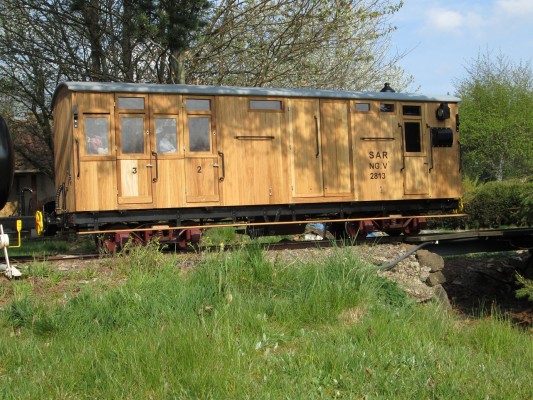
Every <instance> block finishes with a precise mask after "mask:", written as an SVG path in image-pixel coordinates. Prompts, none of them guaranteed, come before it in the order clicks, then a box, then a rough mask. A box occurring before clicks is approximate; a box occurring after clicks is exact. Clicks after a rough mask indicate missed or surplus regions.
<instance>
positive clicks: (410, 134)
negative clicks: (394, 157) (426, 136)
mask: <svg viewBox="0 0 533 400" xmlns="http://www.w3.org/2000/svg"><path fill="white" fill-rule="evenodd" d="M405 151H407V152H410V153H419V152H421V151H422V143H421V141H420V124H419V123H418V122H406V123H405Z"/></svg>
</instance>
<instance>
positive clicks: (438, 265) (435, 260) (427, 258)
mask: <svg viewBox="0 0 533 400" xmlns="http://www.w3.org/2000/svg"><path fill="white" fill-rule="evenodd" d="M416 257H417V259H418V263H419V264H420V266H422V267H428V268H429V272H437V271H441V270H442V269H443V268H444V259H443V258H442V257H441V256H439V255H438V254H435V253H432V252H430V251H428V250H424V249H421V250H418V251H417V252H416Z"/></svg>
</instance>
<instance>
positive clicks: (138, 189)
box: [115, 95, 153, 204]
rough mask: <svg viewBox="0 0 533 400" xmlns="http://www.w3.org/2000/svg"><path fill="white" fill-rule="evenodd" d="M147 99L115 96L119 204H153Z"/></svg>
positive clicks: (139, 96)
mask: <svg viewBox="0 0 533 400" xmlns="http://www.w3.org/2000/svg"><path fill="white" fill-rule="evenodd" d="M147 100H148V99H147V96H146V95H117V96H116V99H115V105H116V108H117V111H118V112H117V113H116V115H117V124H116V127H117V128H116V143H117V179H118V185H117V186H118V204H149V203H152V172H153V163H152V161H151V154H150V140H149V133H150V132H149V124H148V110H147V104H148V102H147Z"/></svg>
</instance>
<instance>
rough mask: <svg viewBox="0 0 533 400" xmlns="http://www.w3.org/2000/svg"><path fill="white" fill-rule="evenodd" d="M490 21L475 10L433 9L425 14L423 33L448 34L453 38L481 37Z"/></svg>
mask: <svg viewBox="0 0 533 400" xmlns="http://www.w3.org/2000/svg"><path fill="white" fill-rule="evenodd" d="M487 23H488V19H487V18H486V17H485V16H483V15H481V14H479V13H477V12H476V11H475V10H469V11H466V10H459V9H458V7H456V9H451V8H444V7H433V8H430V9H429V10H427V11H426V12H425V21H424V26H423V31H424V32H425V33H434V34H439V33H446V34H451V35H453V36H457V37H459V36H465V35H469V36H471V37H479V36H480V35H482V34H483V33H482V32H483V30H484V28H485V27H486V25H487Z"/></svg>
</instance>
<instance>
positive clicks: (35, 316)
mask: <svg viewBox="0 0 533 400" xmlns="http://www.w3.org/2000/svg"><path fill="white" fill-rule="evenodd" d="M106 263H107V264H105V265H104V266H103V267H102V268H105V269H106V270H107V271H111V278H110V279H108V280H106V279H105V278H104V277H102V278H101V279H99V280H97V281H96V282H95V283H94V284H84V285H78V286H77V290H73V291H71V292H69V293H68V295H67V296H66V298H65V297H60V296H59V297H58V296H51V295H50V294H49V293H48V292H46V291H44V292H43V291H37V290H36V284H37V282H40V284H41V285H42V281H43V280H44V281H48V280H50V281H51V283H50V286H51V287H53V285H65V282H64V280H67V279H70V280H71V281H73V282H76V281H77V280H78V279H79V278H80V276H81V275H79V272H75V273H74V272H71V274H78V275H75V276H64V277H63V281H58V278H57V277H56V274H57V272H54V271H51V270H50V269H47V268H46V267H45V266H35V267H33V274H32V275H31V276H30V277H27V278H25V279H24V280H22V281H18V282H13V283H10V285H13V287H17V289H16V293H11V294H10V295H9V299H8V298H7V294H4V296H5V298H4V300H5V301H4V302H3V304H4V305H3V306H2V308H1V317H0V327H1V331H0V393H2V398H5V399H19V398H27V399H32V398H35V399H37V398H68V399H94V398H121V399H145V398H146V399H150V398H154V399H160V398H163V399H167V398H168V399H171V398H177V399H190V398H201V399H235V398H239V399H246V398H250V399H251V398H253V399H277V398H286V399H314V398H316V399H319V398H349V399H352V398H355V399H359V398H368V399H390V398H398V399H406V398H409V399H427V398H450V399H452V398H453V399H455V398H509V399H513V398H516V399H528V398H532V397H533V386H532V385H531V380H530V377H531V376H533V346H532V340H531V339H532V338H531V334H530V333H527V332H524V331H519V330H517V329H515V328H513V327H512V326H511V325H510V323H509V322H508V321H506V320H504V319H501V318H492V319H485V320H480V321H476V322H474V323H465V322H464V321H459V320H457V319H455V317H454V316H453V315H449V314H446V313H444V312H443V311H442V310H441V309H440V308H439V307H438V306H437V305H435V304H425V305H420V304H415V303H414V302H413V301H411V300H410V299H408V298H407V297H406V296H405V295H404V293H403V292H402V291H401V290H400V289H398V288H397V287H396V285H395V284H393V283H391V282H390V281H387V280H384V279H382V278H379V277H378V276H377V275H376V274H375V272H373V271H372V269H371V268H369V267H367V266H365V265H362V264H361V262H360V261H359V257H358V256H357V254H354V253H353V252H352V251H350V249H346V250H344V249H338V250H336V251H334V252H333V253H332V254H331V256H328V257H327V258H325V259H322V260H318V259H317V260H313V261H309V262H307V261H301V262H298V263H295V264H293V265H291V266H290V267H289V266H288V265H287V264H285V263H284V262H282V261H278V260H275V261H271V260H269V259H267V258H266V257H265V253H264V252H262V251H261V250H259V249H257V248H253V247H252V248H246V249H243V250H241V251H238V252H234V253H217V254H210V255H207V256H205V257H204V258H203V260H202V261H201V262H200V264H199V265H197V266H196V267H194V268H190V269H182V268H179V266H177V265H176V259H175V257H173V256H171V255H161V254H159V253H157V252H156V250H155V248H152V247H151V246H147V247H140V248H138V249H136V250H132V251H130V252H129V253H128V254H127V255H122V256H121V257H116V258H113V259H110V260H106ZM13 292H14V291H13ZM8 300H9V301H8ZM0 304H2V303H0Z"/></svg>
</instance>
